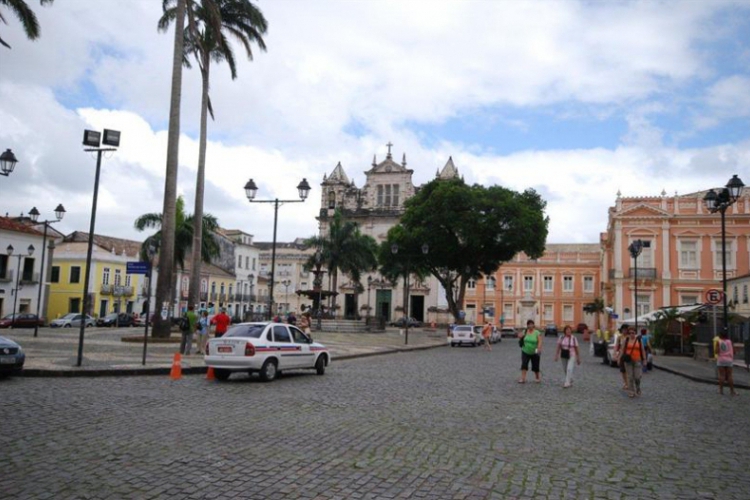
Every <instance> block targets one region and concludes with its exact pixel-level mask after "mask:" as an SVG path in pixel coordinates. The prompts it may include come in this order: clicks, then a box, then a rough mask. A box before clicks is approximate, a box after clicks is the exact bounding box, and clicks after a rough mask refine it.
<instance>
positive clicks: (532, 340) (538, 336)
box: [518, 319, 542, 384]
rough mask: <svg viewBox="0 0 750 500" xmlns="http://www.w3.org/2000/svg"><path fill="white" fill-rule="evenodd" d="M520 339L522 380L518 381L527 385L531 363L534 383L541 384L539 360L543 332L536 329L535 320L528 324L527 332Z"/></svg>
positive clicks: (529, 321)
mask: <svg viewBox="0 0 750 500" xmlns="http://www.w3.org/2000/svg"><path fill="white" fill-rule="evenodd" d="M518 338H519V343H520V345H521V378H520V379H518V383H519V384H525V383H526V374H527V373H528V370H529V363H531V371H533V372H534V382H537V383H538V382H541V381H542V374H541V372H540V371H539V358H540V357H541V354H542V332H540V331H539V330H537V329H536V328H534V320H533V319H530V320H528V321H527V322H526V330H524V331H523V333H521V334H520V335H519V336H518Z"/></svg>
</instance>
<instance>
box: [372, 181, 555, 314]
mask: <svg viewBox="0 0 750 500" xmlns="http://www.w3.org/2000/svg"><path fill="white" fill-rule="evenodd" d="M405 206H406V210H405V212H404V215H403V216H402V217H401V221H400V223H399V224H398V225H396V226H394V227H393V228H391V229H390V230H389V231H388V237H387V241H386V243H385V244H384V245H383V246H382V247H381V248H382V250H381V253H380V257H381V265H382V266H383V269H384V271H385V272H386V273H388V272H390V271H389V268H391V269H392V268H393V266H398V262H399V261H402V260H403V257H400V256H399V254H402V252H401V250H399V253H398V254H396V255H393V254H391V253H390V252H387V251H386V250H387V248H389V247H390V245H391V244H393V243H396V244H398V245H399V248H405V249H407V250H406V252H407V253H408V255H409V256H410V262H409V264H410V267H412V269H413V271H410V272H414V273H429V274H432V275H433V276H435V277H436V278H437V279H438V281H440V284H441V285H442V286H443V288H444V289H445V295H446V300H447V301H448V307H449V309H450V311H451V313H452V314H453V316H454V318H456V320H458V318H459V311H460V309H461V307H462V304H463V300H464V295H465V292H466V285H467V283H468V281H469V280H470V279H472V278H478V277H479V276H481V275H489V274H492V273H494V272H495V271H496V270H497V269H498V268H499V267H500V265H501V264H502V263H503V262H507V261H509V260H511V259H512V258H513V256H515V255H516V254H517V253H518V252H525V253H526V254H527V255H528V256H529V257H531V258H538V257H540V256H541V255H542V254H543V253H544V246H545V242H546V239H547V232H548V229H547V226H548V224H549V218H548V217H546V216H545V214H544V209H545V206H546V203H545V201H544V200H543V199H542V198H541V197H540V196H539V195H538V194H537V193H536V192H535V191H534V190H531V189H529V190H526V191H524V192H521V193H519V192H516V191H513V190H510V189H507V188H504V187H501V186H491V187H487V188H485V187H483V186H479V185H474V186H469V185H467V184H465V183H464V182H463V181H462V180H460V179H450V180H445V179H435V180H433V181H432V182H430V183H428V184H426V185H425V186H423V187H422V188H421V189H420V190H419V191H418V192H417V193H416V194H415V195H414V196H413V197H411V198H410V199H409V200H407V201H406V204H405ZM424 244H427V245H428V246H429V252H428V253H427V254H423V253H422V252H421V251H420V248H421V247H422V246H423V245H424Z"/></svg>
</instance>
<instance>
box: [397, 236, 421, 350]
mask: <svg viewBox="0 0 750 500" xmlns="http://www.w3.org/2000/svg"><path fill="white" fill-rule="evenodd" d="M429 252H430V247H429V245H427V243H425V244H423V245H422V254H423V255H427V254H428V253H429ZM391 253H392V254H393V255H396V254H397V253H398V244H397V243H394V244H393V245H391ZM410 267H411V256H407V258H406V272H405V273H404V314H405V315H406V317H405V318H404V325H405V327H404V332H405V334H404V345H408V344H409V270H410V269H409V268H410Z"/></svg>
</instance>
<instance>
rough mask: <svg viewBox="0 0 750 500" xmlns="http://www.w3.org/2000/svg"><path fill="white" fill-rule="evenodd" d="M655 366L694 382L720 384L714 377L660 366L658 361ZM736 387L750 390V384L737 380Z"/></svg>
mask: <svg viewBox="0 0 750 500" xmlns="http://www.w3.org/2000/svg"><path fill="white" fill-rule="evenodd" d="M654 368H656V369H657V370H661V371H665V372H667V373H671V374H673V375H679V376H680V377H683V378H686V379H688V380H692V381H693V382H699V383H701V384H709V385H715V386H718V385H719V381H718V380H714V379H712V378H705V377H696V376H694V375H688V374H687V373H684V372H681V371H677V370H673V369H671V368H667V367H665V366H659V365H657V364H656V363H654ZM734 388H735V389H745V390H750V385H745V384H743V383H737V382H735V384H734Z"/></svg>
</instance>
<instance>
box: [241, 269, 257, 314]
mask: <svg viewBox="0 0 750 500" xmlns="http://www.w3.org/2000/svg"><path fill="white" fill-rule="evenodd" d="M254 280H255V275H254V274H252V273H251V274H248V275H247V282H248V283H249V284H250V296H249V297H248V298H247V302H248V307H249V308H250V317H251V318H252V315H253V314H254V313H255V308H254V307H253V287H254V286H255V282H254ZM243 320H244V318H243Z"/></svg>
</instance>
